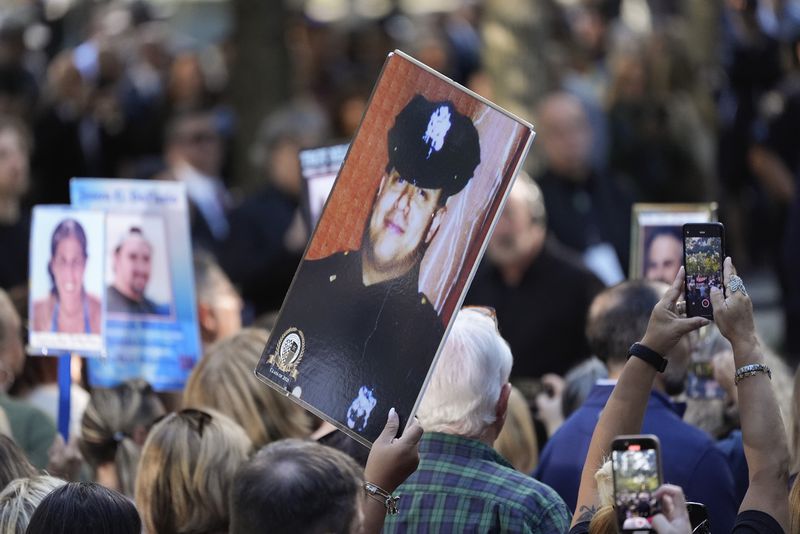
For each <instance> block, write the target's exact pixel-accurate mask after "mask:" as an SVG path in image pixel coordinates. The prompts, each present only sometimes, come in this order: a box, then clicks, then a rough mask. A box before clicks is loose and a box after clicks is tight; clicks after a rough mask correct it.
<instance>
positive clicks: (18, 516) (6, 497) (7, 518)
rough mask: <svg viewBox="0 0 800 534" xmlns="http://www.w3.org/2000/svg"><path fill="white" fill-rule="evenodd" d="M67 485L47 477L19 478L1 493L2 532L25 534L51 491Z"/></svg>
mask: <svg viewBox="0 0 800 534" xmlns="http://www.w3.org/2000/svg"><path fill="white" fill-rule="evenodd" d="M64 484H66V482H65V481H63V480H61V479H60V478H55V477H51V476H47V475H40V476H31V477H25V478H17V479H15V480H12V481H11V482H9V483H8V484H7V485H5V486H4V488H3V490H2V492H0V532H2V533H3V534H23V533H24V532H25V530H26V529H27V528H28V523H30V521H31V516H33V512H34V511H35V510H36V507H37V506H39V503H41V502H42V499H44V498H45V497H47V496H48V495H49V494H50V492H51V491H53V490H54V489H56V488H59V487H61V486H63V485H64Z"/></svg>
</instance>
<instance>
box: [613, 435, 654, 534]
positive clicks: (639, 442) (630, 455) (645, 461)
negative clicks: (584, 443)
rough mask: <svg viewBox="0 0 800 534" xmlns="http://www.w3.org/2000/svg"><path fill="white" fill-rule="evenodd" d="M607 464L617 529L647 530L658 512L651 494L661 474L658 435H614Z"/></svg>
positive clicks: (624, 530) (649, 529)
mask: <svg viewBox="0 0 800 534" xmlns="http://www.w3.org/2000/svg"><path fill="white" fill-rule="evenodd" d="M611 467H612V471H613V473H614V505H615V509H616V512H617V524H618V525H619V530H620V532H634V533H635V532H641V533H649V532H651V531H652V528H651V526H650V522H651V521H652V518H653V516H655V515H656V514H657V513H659V512H660V507H659V503H658V500H657V499H656V498H655V497H654V496H653V494H654V493H655V491H656V490H657V489H658V488H659V486H661V481H662V478H663V476H662V474H661V455H660V451H659V442H658V438H657V437H656V436H654V435H652V434H640V435H634V436H619V437H617V439H615V440H614V442H613V443H612V445H611Z"/></svg>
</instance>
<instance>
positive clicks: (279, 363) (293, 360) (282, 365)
mask: <svg viewBox="0 0 800 534" xmlns="http://www.w3.org/2000/svg"><path fill="white" fill-rule="evenodd" d="M305 348H306V340H305V337H304V336H303V332H301V331H300V330H298V329H297V328H295V327H292V328H289V329H288V330H286V332H284V333H283V335H282V336H281V337H280V339H279V340H278V346H277V347H276V349H275V352H274V353H272V354H270V356H269V359H268V360H267V363H269V364H272V365H275V366H276V367H277V368H278V369H280V370H281V371H283V372H284V373H288V374H289V375H291V377H292V378H297V366H298V365H300V361H301V360H302V359H303V352H304V351H305Z"/></svg>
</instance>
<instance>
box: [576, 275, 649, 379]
mask: <svg viewBox="0 0 800 534" xmlns="http://www.w3.org/2000/svg"><path fill="white" fill-rule="evenodd" d="M660 298H661V295H660V294H659V291H658V289H657V286H656V285H654V284H652V283H650V282H644V281H641V280H633V281H626V282H622V283H620V284H617V285H616V286H613V287H610V288H608V289H605V290H604V291H602V292H601V293H600V294H599V295H597V296H596V297H595V299H594V301H592V305H591V306H590V308H589V317H588V320H587V322H586V338H587V340H588V341H589V347H590V348H591V350H592V352H593V353H594V355H595V356H597V357H598V358H600V360H602V361H603V362H605V363H606V364H608V363H624V362H625V359H626V357H627V355H628V348H630V346H631V344H632V343H634V342H635V341H638V340H640V339H641V338H642V336H643V335H644V332H645V330H646V329H647V323H648V322H649V321H650V313H652V311H653V308H654V307H655V305H656V303H657V302H658V301H659V300H660Z"/></svg>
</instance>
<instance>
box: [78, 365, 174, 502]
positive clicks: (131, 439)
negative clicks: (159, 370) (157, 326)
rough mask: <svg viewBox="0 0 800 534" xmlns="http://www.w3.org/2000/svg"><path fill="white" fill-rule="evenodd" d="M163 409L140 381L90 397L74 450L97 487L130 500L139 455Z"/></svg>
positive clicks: (148, 385) (100, 390) (98, 391)
mask: <svg viewBox="0 0 800 534" xmlns="http://www.w3.org/2000/svg"><path fill="white" fill-rule="evenodd" d="M164 413H165V410H164V405H163V404H162V403H161V401H160V400H159V399H158V396H157V395H156V393H155V392H154V391H153V389H152V388H151V387H150V384H148V383H147V382H145V381H144V380H141V379H135V380H129V381H127V382H123V383H122V384H120V385H119V386H117V387H115V388H112V389H97V390H95V391H94V392H93V393H92V397H91V399H90V400H89V404H88V405H87V407H86V411H85V412H84V414H83V419H82V421H81V434H80V436H81V437H80V440H79V441H78V446H79V447H80V450H81V453H82V454H83V457H84V458H85V459H86V461H87V462H88V463H89V465H91V466H92V468H93V469H94V471H95V480H97V482H99V483H100V484H102V485H104V486H106V487H108V488H111V489H113V490H117V491H119V492H120V493H123V494H124V495H126V496H128V497H133V490H134V480H135V477H136V469H137V468H138V466H139V455H140V453H141V448H142V445H144V442H145V439H146V438H147V432H148V431H149V430H150V427H151V426H152V424H153V422H154V421H155V420H156V419H158V418H159V417H161V416H162V415H164Z"/></svg>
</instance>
